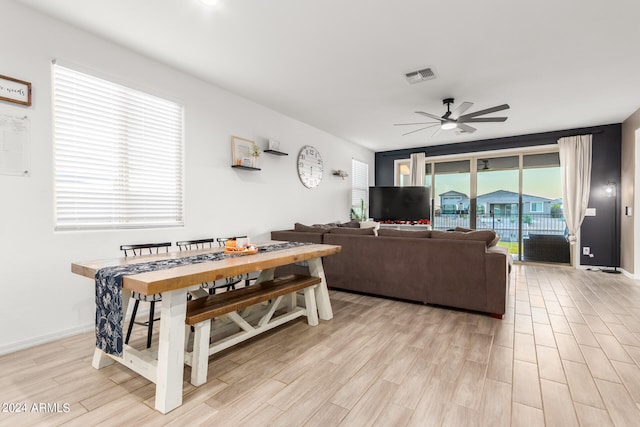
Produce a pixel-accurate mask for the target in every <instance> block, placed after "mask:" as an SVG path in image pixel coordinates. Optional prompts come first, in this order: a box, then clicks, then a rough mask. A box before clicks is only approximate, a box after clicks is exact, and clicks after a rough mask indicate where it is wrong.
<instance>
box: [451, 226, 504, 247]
mask: <svg viewBox="0 0 640 427" xmlns="http://www.w3.org/2000/svg"><path fill="white" fill-rule="evenodd" d="M454 231H462V232H463V233H469V232H470V231H476V230H474V229H472V228H465V227H456V228H455V230H454ZM494 232H495V231H494ZM499 241H500V235H499V234H498V233H496V237H495V238H494V239H493V241H491V243H489V244H488V245H487V247H492V246H495V245H497V244H498V242H499Z"/></svg>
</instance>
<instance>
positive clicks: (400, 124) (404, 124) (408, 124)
mask: <svg viewBox="0 0 640 427" xmlns="http://www.w3.org/2000/svg"><path fill="white" fill-rule="evenodd" d="M432 123H433V124H439V123H434V122H420V123H394V124H393V125H394V126H412V125H430V124H432Z"/></svg>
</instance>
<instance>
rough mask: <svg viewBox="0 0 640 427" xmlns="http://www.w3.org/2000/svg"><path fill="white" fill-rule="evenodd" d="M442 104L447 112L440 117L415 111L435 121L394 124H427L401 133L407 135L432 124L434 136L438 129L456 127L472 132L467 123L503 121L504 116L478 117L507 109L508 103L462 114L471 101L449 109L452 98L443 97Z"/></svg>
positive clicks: (463, 131)
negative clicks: (435, 127)
mask: <svg viewBox="0 0 640 427" xmlns="http://www.w3.org/2000/svg"><path fill="white" fill-rule="evenodd" d="M442 104H443V105H446V106H447V112H446V113H444V115H443V116H442V117H440V116H436V115H435V114H430V113H425V112H424V111H416V112H415V113H416V114H420V115H422V116H426V117H429V118H430V119H433V120H436V121H435V122H421V123H397V124H395V125H394V126H415V125H429V126H425V127H421V128H420V129H415V130H412V131H411V132H407V133H403V134H402V136H404V135H409V134H411V133H415V132H420V131H421V130H425V129H429V128H432V127H434V126H438V128H437V129H436V131H435V132H434V134H433V135H434V136H435V135H436V134H437V133H438V132H439V131H440V130H453V129H457V130H458V133H473V132H475V131H476V128H474V127H473V126H469V125H468V124H467V123H488V122H504V121H505V120H507V118H506V117H478V116H483V115H485V114H491V113H495V112H497V111H502V110H507V109H509V104H502V105H497V106H495V107H491V108H487V109H485V110H480V111H476V112H474V113H469V114H464V113H465V112H466V111H467V110H468V109H469V108H471V107H472V106H473V102H463V103H462V104H460V106H459V107H458V108H456V109H455V110H453V111H451V104H453V98H445V99H443V100H442Z"/></svg>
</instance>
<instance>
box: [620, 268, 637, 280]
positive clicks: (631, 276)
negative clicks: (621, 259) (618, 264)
mask: <svg viewBox="0 0 640 427" xmlns="http://www.w3.org/2000/svg"><path fill="white" fill-rule="evenodd" d="M620 271H622V274H624V275H625V276H626V277H628V278H629V279H633V280H640V274H631V273H629V272H628V271H627V270H625V269H624V268H621V269H620Z"/></svg>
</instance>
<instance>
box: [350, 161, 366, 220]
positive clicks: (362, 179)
mask: <svg viewBox="0 0 640 427" xmlns="http://www.w3.org/2000/svg"><path fill="white" fill-rule="evenodd" d="M368 195H369V165H368V164H366V163H364V162H361V161H359V160H356V159H352V160H351V207H354V208H358V209H359V208H360V201H361V200H364V206H365V209H368V206H369V198H368Z"/></svg>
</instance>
